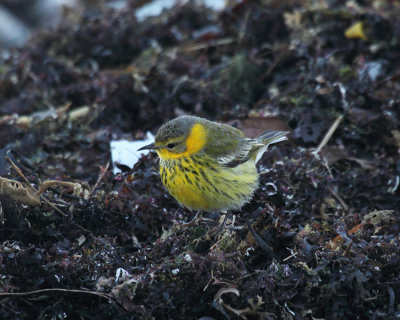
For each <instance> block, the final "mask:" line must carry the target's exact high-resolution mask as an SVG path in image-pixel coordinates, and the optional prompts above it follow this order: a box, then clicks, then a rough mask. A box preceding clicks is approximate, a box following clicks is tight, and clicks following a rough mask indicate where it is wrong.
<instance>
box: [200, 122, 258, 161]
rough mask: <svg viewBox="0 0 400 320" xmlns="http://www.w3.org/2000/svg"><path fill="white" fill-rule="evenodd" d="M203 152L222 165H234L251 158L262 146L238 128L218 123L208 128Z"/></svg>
mask: <svg viewBox="0 0 400 320" xmlns="http://www.w3.org/2000/svg"><path fill="white" fill-rule="evenodd" d="M209 137H210V138H209V141H208V143H207V146H206V148H205V150H204V151H205V152H206V153H207V154H208V155H210V156H212V157H213V158H215V159H216V160H217V162H218V163H219V164H220V165H221V166H224V167H231V168H232V167H236V166H238V165H239V164H242V163H244V162H246V161H247V160H249V159H250V158H252V157H253V156H254V158H255V155H256V154H257V151H258V150H259V149H260V148H261V147H263V146H264V145H263V144H262V143H259V142H258V141H257V140H255V139H249V138H246V137H245V136H244V133H243V132H242V131H240V130H239V129H235V128H232V127H230V126H227V125H224V124H219V125H218V126H215V127H212V128H210V133H209Z"/></svg>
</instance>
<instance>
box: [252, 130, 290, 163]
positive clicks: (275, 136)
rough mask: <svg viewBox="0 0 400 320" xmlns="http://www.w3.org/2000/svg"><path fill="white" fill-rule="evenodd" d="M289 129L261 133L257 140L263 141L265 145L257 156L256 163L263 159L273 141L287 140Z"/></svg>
mask: <svg viewBox="0 0 400 320" xmlns="http://www.w3.org/2000/svg"><path fill="white" fill-rule="evenodd" d="M288 134H289V132H288V131H265V132H263V133H262V134H261V135H259V136H258V137H257V138H256V140H257V142H259V143H262V144H263V145H264V146H265V147H262V148H261V149H260V151H259V152H258V154H257V156H256V163H257V162H258V160H260V159H261V157H262V155H263V154H264V152H265V151H266V150H267V148H268V146H269V145H270V144H273V143H278V142H281V141H285V140H287V139H288V138H287V135H288Z"/></svg>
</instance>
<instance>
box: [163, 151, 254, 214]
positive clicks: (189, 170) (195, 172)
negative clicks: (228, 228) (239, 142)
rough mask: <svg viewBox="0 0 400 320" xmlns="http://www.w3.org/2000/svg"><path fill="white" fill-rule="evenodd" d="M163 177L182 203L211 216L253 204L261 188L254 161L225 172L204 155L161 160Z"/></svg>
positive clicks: (224, 168) (171, 192) (172, 193)
mask: <svg viewBox="0 0 400 320" xmlns="http://www.w3.org/2000/svg"><path fill="white" fill-rule="evenodd" d="M160 174H161V179H162V182H163V184H164V185H165V187H166V188H167V190H168V191H169V193H170V194H171V195H172V196H173V197H174V198H175V199H176V200H177V201H178V202H179V203H181V204H182V205H183V206H185V207H187V208H189V209H194V210H202V211H208V212H225V211H227V210H230V209H239V208H241V207H242V206H243V205H244V204H245V203H247V202H248V201H250V200H251V198H252V195H253V193H254V191H255V189H256V188H257V186H258V175H257V170H256V167H255V164H254V161H252V160H249V161H247V162H245V163H243V164H241V165H239V166H237V167H234V168H226V167H220V166H218V164H217V163H215V162H214V161H213V160H212V159H210V158H206V157H205V156H204V155H203V157H201V158H199V157H196V156H191V157H181V158H177V159H169V160H165V159H161V161H160Z"/></svg>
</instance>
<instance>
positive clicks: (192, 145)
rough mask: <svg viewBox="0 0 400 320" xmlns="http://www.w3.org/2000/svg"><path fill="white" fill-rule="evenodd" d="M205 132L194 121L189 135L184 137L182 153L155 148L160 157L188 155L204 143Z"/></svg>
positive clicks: (201, 126)
mask: <svg viewBox="0 0 400 320" xmlns="http://www.w3.org/2000/svg"><path fill="white" fill-rule="evenodd" d="M206 139H207V133H206V129H205V128H204V126H203V125H201V124H200V123H196V124H195V125H194V126H193V127H192V130H191V131H190V134H189V136H188V137H187V139H186V151H185V152H182V153H174V152H171V151H169V150H167V149H159V150H156V152H157V153H158V155H159V156H160V158H162V159H177V158H181V157H188V156H190V155H192V154H194V153H196V152H199V151H200V150H201V149H203V147H204V145H205V144H206Z"/></svg>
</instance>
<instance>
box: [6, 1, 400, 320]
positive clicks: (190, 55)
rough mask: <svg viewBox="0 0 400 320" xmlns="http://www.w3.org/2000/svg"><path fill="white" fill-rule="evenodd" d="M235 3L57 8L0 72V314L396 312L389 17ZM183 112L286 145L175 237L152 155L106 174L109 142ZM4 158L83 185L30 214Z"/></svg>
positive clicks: (172, 207)
mask: <svg viewBox="0 0 400 320" xmlns="http://www.w3.org/2000/svg"><path fill="white" fill-rule="evenodd" d="M232 2H234V3H235V5H231V6H229V7H227V8H226V9H225V10H223V11H222V12H220V13H215V12H212V11H210V10H208V9H206V8H205V7H202V6H196V5H194V4H187V5H183V6H177V7H174V8H173V9H171V10H169V11H165V12H163V14H162V15H161V16H159V17H156V18H150V19H147V20H145V21H143V22H139V21H137V20H136V18H135V15H134V13H133V12H134V11H133V9H132V8H130V7H127V8H125V9H123V10H120V11H115V10H92V11H88V12H85V13H84V14H78V13H71V12H70V13H69V15H68V16H66V17H65V18H64V20H63V22H62V23H61V24H60V26H59V27H58V28H57V29H56V30H54V31H46V32H42V33H40V34H37V35H35V36H34V37H33V38H32V39H31V41H30V43H29V44H27V45H26V46H25V47H23V48H22V49H18V50H12V51H10V56H9V57H7V59H3V61H2V62H1V65H0V175H1V177H2V178H3V180H1V181H0V192H1V196H0V201H1V210H0V223H1V224H0V275H1V277H0V287H1V292H2V293H1V294H0V295H1V297H0V304H1V308H0V318H1V319H203V320H206V319H341V320H342V319H395V318H399V317H400V308H399V305H400V255H399V254H400V239H399V234H400V217H399V207H400V188H399V181H400V125H399V112H400V99H399V97H400V83H399V78H400V20H399V16H400V4H399V3H398V2H397V1H361V0H360V1H349V2H345V1H296V0H292V1H246V0H242V1H232ZM263 2H268V3H269V5H268V6H267V5H263V4H261V3H263ZM346 3H347V4H348V6H347V7H346V6H345V5H346ZM350 3H351V4H350ZM350 5H351V6H350ZM357 22H362V24H363V28H364V33H365V34H364V35H363V36H355V37H351V36H349V35H347V36H345V31H346V29H348V28H349V27H351V26H352V25H354V24H355V23H357ZM362 38H364V39H362ZM182 114H193V115H198V116H201V117H206V118H208V119H211V120H215V121H221V122H226V123H229V124H231V125H235V126H237V127H239V128H241V129H242V130H244V131H245V132H246V134H247V135H249V136H255V135H257V134H258V133H260V132H261V131H263V130H266V129H277V130H289V131H291V135H290V139H289V140H288V141H287V142H285V143H280V144H277V145H274V146H273V148H271V150H270V151H269V152H267V153H266V154H265V155H264V157H263V158H262V160H261V161H260V164H259V171H260V175H261V187H260V189H259V190H258V191H257V192H256V194H255V197H254V199H253V201H252V202H251V203H249V204H248V205H246V206H245V207H243V208H242V210H240V211H239V212H233V213H232V214H231V215H229V217H228V219H227V224H228V225H227V226H226V227H225V228H223V229H222V230H220V231H219V232H217V230H216V229H215V228H216V227H217V226H218V225H219V223H220V222H221V221H220V215H209V216H208V218H210V219H212V220H211V221H207V222H201V223H200V224H198V225H193V226H189V227H184V226H183V225H182V224H183V223H184V222H187V221H190V220H191V219H192V218H193V217H194V212H190V211H187V210H185V209H182V208H181V207H180V206H179V205H178V204H177V203H176V201H175V200H174V199H173V198H172V197H171V196H170V195H169V194H168V193H167V192H166V190H165V189H164V187H163V186H162V184H161V181H160V178H159V176H158V168H157V167H158V160H157V157H156V156H155V155H153V154H149V155H147V156H143V157H142V158H141V159H140V161H139V162H138V163H137V164H136V165H135V166H134V167H133V168H128V167H126V166H121V168H122V170H123V171H122V173H121V174H118V175H114V174H113V173H112V166H113V164H112V163H111V158H110V147H109V143H110V141H111V140H114V139H120V138H128V139H132V140H134V139H140V138H142V137H144V133H145V132H146V131H147V130H151V131H152V132H153V133H155V132H156V131H157V129H158V128H159V127H160V125H161V124H162V123H164V122H165V121H167V120H169V119H172V118H174V117H176V116H178V115H182ZM330 129H331V131H330V132H331V133H332V135H330V134H328V136H327V133H329V130H330ZM324 137H325V138H326V139H325V138H324ZM9 150H12V151H9ZM7 154H8V156H9V157H10V158H11V159H12V160H13V161H14V162H15V163H16V165H17V166H18V167H19V168H20V169H21V170H22V172H23V173H24V175H25V176H26V178H27V179H28V180H29V181H30V182H31V184H32V186H34V187H35V188H38V187H39V186H40V185H42V184H43V183H44V182H45V181H48V180H58V181H70V182H76V183H77V185H76V186H75V187H71V186H60V185H57V184H55V185H53V186H52V187H51V188H49V189H47V190H46V191H45V192H44V193H43V197H42V199H41V204H40V205H36V206H32V205H28V204H27V203H26V194H29V193H31V194H34V191H32V190H31V189H29V187H28V185H27V184H26V183H25V182H24V181H23V180H22V179H21V177H20V176H19V175H18V174H17V172H16V171H15V170H14V169H13V168H11V167H10V164H9V162H8V161H7V160H6V159H5V156H6V155H7ZM108 163H109V164H110V165H109V166H108V165H107V164H108ZM4 179H11V180H15V181H18V182H20V185H16V184H15V183H14V184H13V185H14V188H16V187H18V188H20V193H22V195H20V194H19V193H18V192H17V191H15V190H11V191H10V190H9V189H7V188H6V187H7V186H10V181H8V180H4ZM21 188H24V189H21ZM21 190H22V191H21ZM24 194H25V195H24ZM24 197H25V198H24Z"/></svg>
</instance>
